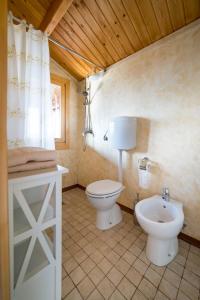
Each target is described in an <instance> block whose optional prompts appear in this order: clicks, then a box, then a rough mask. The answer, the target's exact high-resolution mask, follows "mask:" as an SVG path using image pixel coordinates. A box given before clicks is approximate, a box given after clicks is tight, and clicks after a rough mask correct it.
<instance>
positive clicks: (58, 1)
mask: <svg viewBox="0 0 200 300" xmlns="http://www.w3.org/2000/svg"><path fill="white" fill-rule="evenodd" d="M72 2H73V0H54V1H53V2H52V4H51V5H50V7H49V9H48V10H47V12H46V15H45V16H44V18H43V20H42V22H41V24H40V30H42V31H44V32H46V33H47V34H48V35H50V34H51V33H52V32H53V31H54V29H55V28H56V26H57V25H58V23H59V22H60V20H61V19H62V17H63V16H64V15H65V13H66V12H67V10H68V8H69V7H70V5H71V4H72Z"/></svg>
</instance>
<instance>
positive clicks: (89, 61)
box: [11, 13, 105, 70]
mask: <svg viewBox="0 0 200 300" xmlns="http://www.w3.org/2000/svg"><path fill="white" fill-rule="evenodd" d="M11 16H12V18H13V20H15V21H16V22H18V23H21V22H22V20H21V19H19V18H17V17H15V16H13V15H12V13H11ZM26 28H29V26H28V25H26ZM48 39H49V41H51V42H52V43H54V44H55V45H57V46H58V47H60V48H62V49H63V50H65V51H67V52H69V53H71V54H73V55H76V56H77V57H79V58H80V59H82V60H84V61H85V62H87V63H89V64H90V65H93V66H94V67H95V68H98V69H101V70H104V69H105V68H104V67H103V66H100V65H97V64H96V63H94V62H93V61H91V60H89V59H87V58H86V57H84V56H83V55H81V54H80V53H78V52H76V51H75V50H73V49H71V48H69V47H67V46H65V45H63V44H62V43H60V42H58V41H57V40H54V39H53V38H51V37H50V36H48Z"/></svg>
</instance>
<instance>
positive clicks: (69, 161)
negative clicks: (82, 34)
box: [50, 59, 79, 187]
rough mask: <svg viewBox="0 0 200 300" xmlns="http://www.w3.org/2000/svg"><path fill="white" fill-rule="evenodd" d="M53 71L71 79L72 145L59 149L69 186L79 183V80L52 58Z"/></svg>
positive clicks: (70, 118)
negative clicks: (65, 148)
mask: <svg viewBox="0 0 200 300" xmlns="http://www.w3.org/2000/svg"><path fill="white" fill-rule="evenodd" d="M50 68H51V73H52V74H56V75H58V76H61V77H63V78H66V79H69V80H70V97H69V112H70V114H69V135H70V137H69V138H70V145H69V149H67V150H58V151H57V160H58V163H59V164H60V165H62V166H65V167H67V168H69V173H68V174H67V175H64V176H63V186H64V187H66V186H69V185H73V184H76V183H77V167H78V165H77V163H78V157H77V149H78V144H77V126H78V102H79V95H78V93H77V81H76V80H75V79H74V78H73V77H72V76H71V75H69V74H68V73H67V72H66V71H65V70H64V69H63V68H62V67H61V66H60V65H58V64H57V63H56V62H55V61H54V60H53V59H51V64H50Z"/></svg>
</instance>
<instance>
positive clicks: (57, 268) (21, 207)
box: [9, 167, 67, 300]
mask: <svg viewBox="0 0 200 300" xmlns="http://www.w3.org/2000/svg"><path fill="white" fill-rule="evenodd" d="M65 172H67V169H64V168H62V167H59V168H57V169H56V170H54V171H49V172H44V173H42V172H40V173H38V172H36V173H35V174H31V175H30V176H24V174H23V173H21V174H20V175H21V176H20V175H19V176H17V177H16V178H10V179H9V223H10V224H9V227H10V265H11V299H13V300H60V299H61V270H62V268H61V249H62V246H61V220H62V215H61V203H62V197H61V187H62V174H63V173H65Z"/></svg>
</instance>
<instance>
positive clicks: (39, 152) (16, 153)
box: [8, 147, 56, 167]
mask: <svg viewBox="0 0 200 300" xmlns="http://www.w3.org/2000/svg"><path fill="white" fill-rule="evenodd" d="M51 160H53V161H55V160H56V151H55V150H47V149H44V148H39V147H22V148H16V149H9V150H8V167H15V166H19V165H24V164H27V163H29V162H40V161H42V162H43V161H51Z"/></svg>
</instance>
